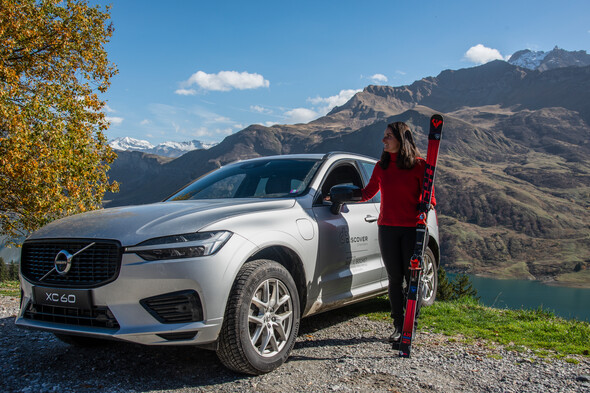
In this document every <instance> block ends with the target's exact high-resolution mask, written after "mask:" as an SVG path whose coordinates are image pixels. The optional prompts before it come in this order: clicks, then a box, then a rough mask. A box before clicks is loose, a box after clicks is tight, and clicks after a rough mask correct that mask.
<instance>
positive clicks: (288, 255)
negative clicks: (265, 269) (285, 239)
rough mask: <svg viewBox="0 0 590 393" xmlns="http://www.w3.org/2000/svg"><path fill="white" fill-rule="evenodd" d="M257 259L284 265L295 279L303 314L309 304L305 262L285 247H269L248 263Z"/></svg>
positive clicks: (255, 255)
mask: <svg viewBox="0 0 590 393" xmlns="http://www.w3.org/2000/svg"><path fill="white" fill-rule="evenodd" d="M257 259H270V260H272V261H275V262H277V263H279V264H280V265H282V266H283V267H284V268H285V269H287V271H288V272H289V273H290V274H291V277H293V281H295V285H297V291H298V292H299V305H300V307H299V309H300V312H301V314H303V310H305V306H306V303H307V284H306V278H305V270H304V268H303V261H302V260H301V258H299V256H298V255H297V253H295V252H294V251H293V250H291V249H290V248H288V247H285V246H269V247H266V248H264V249H262V250H259V251H257V252H256V253H255V254H253V255H252V256H250V258H248V260H247V261H246V263H248V262H250V261H254V260H257Z"/></svg>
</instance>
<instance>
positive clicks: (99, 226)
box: [29, 199, 295, 246]
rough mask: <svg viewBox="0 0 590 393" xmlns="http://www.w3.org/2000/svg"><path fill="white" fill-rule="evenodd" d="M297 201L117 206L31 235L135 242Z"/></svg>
mask: <svg viewBox="0 0 590 393" xmlns="http://www.w3.org/2000/svg"><path fill="white" fill-rule="evenodd" d="M294 204H295V200H294V199H278V200H276V199H275V200H268V199H266V200H264V199H263V200H261V199H220V200H207V201H180V202H161V203H154V204H150V205H138V206H125V207H115V208H110V209H102V210H95V211H91V212H87V213H81V214H77V215H74V216H70V217H66V218H62V219H60V220H57V221H54V222H52V223H50V224H48V225H46V226H44V227H43V228H41V229H39V230H38V231H36V232H34V233H33V234H32V235H31V236H30V237H29V239H30V240H36V239H47V238H52V239H56V238H84V239H114V240H119V241H120V242H121V244H122V245H123V246H132V245H135V244H138V243H140V242H142V241H144V240H147V239H151V238H154V237H161V236H168V235H178V234H182V233H191V232H196V231H198V230H200V229H201V228H203V227H204V226H206V225H208V224H211V223H213V222H216V221H219V220H223V219H225V218H229V217H232V216H236V215H241V214H247V213H256V212H261V211H267V210H280V209H288V208H290V207H293V205H294ZM228 230H231V228H228Z"/></svg>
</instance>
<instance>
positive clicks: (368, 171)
mask: <svg viewBox="0 0 590 393" xmlns="http://www.w3.org/2000/svg"><path fill="white" fill-rule="evenodd" d="M359 162H360V164H361V167H362V168H363V171H364V172H365V175H366V179H367V181H366V183H365V185H366V184H368V183H369V180H370V179H371V175H372V174H373V169H375V164H374V163H372V162H367V161H359ZM371 202H374V203H379V202H381V191H379V192H378V193H377V194H376V195H375V196H374V197H373V199H371Z"/></svg>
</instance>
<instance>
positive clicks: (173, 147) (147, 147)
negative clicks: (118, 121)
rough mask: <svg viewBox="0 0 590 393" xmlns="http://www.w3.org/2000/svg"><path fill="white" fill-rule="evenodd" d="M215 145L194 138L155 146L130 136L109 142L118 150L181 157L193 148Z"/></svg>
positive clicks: (207, 147)
mask: <svg viewBox="0 0 590 393" xmlns="http://www.w3.org/2000/svg"><path fill="white" fill-rule="evenodd" d="M215 145H216V143H211V144H205V143H203V142H201V141H198V140H192V141H189V142H162V143H160V144H158V145H156V146H154V145H152V144H151V143H150V142H148V141H145V140H142V139H135V138H130V137H121V138H115V139H113V140H111V141H110V142H109V146H111V147H112V148H113V149H116V150H122V151H138V152H142V153H149V154H156V155H160V156H164V157H171V158H177V157H180V156H181V155H183V154H185V153H187V152H189V151H192V150H198V149H209V148H211V147H212V146H215Z"/></svg>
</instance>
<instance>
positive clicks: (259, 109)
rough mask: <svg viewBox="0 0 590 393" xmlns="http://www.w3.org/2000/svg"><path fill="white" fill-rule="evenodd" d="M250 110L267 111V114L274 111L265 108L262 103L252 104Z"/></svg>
mask: <svg viewBox="0 0 590 393" xmlns="http://www.w3.org/2000/svg"><path fill="white" fill-rule="evenodd" d="M250 110H251V111H253V112H258V113H266V114H269V113H272V110H271V109H268V108H265V107H263V106H260V105H250Z"/></svg>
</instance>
